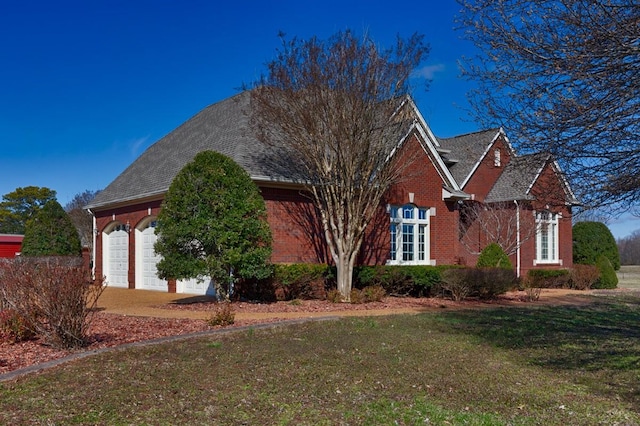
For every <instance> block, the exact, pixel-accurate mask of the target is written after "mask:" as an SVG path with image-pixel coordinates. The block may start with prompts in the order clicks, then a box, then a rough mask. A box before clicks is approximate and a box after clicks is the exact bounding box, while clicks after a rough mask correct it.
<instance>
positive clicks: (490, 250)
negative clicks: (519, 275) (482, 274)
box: [476, 243, 513, 269]
mask: <svg viewBox="0 0 640 426" xmlns="http://www.w3.org/2000/svg"><path fill="white" fill-rule="evenodd" d="M476 267H478V268H503V269H513V266H512V265H511V261H510V260H509V256H507V254H506V253H505V252H504V250H503V249H502V247H500V245H499V244H497V243H491V244H489V245H488V246H486V247H485V248H484V249H483V250H482V252H480V256H479V257H478V262H477V263H476Z"/></svg>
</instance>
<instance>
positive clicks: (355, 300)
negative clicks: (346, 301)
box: [351, 288, 364, 305]
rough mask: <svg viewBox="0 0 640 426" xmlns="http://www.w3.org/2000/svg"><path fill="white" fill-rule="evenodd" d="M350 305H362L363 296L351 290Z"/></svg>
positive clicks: (359, 292)
mask: <svg viewBox="0 0 640 426" xmlns="http://www.w3.org/2000/svg"><path fill="white" fill-rule="evenodd" d="M351 303H352V304H354V305H359V304H361V303H364V296H363V295H362V291H361V290H358V289H357V288H354V289H352V290H351Z"/></svg>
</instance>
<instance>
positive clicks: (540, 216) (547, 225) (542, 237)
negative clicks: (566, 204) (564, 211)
mask: <svg viewBox="0 0 640 426" xmlns="http://www.w3.org/2000/svg"><path fill="white" fill-rule="evenodd" d="M558 258H559V256H558V213H552V212H550V211H548V210H543V211H538V212H536V263H557V262H558V261H559V260H558Z"/></svg>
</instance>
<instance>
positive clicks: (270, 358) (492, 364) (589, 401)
mask: <svg viewBox="0 0 640 426" xmlns="http://www.w3.org/2000/svg"><path fill="white" fill-rule="evenodd" d="M590 300H592V302H591V303H590V304H588V305H585V306H570V307H569V306H560V307H546V306H541V305H535V304H534V303H532V304H530V305H526V306H524V307H512V308H491V309H481V310H475V311H470V310H469V311H448V310H445V309H443V310H442V311H441V312H439V313H429V314H420V315H403V316H394V317H376V318H346V319H341V320H335V321H328V322H327V321H325V322H313V323H306V324H301V325H295V326H286V327H277V328H273V329H259V330H256V329H250V330H248V331H242V332H238V333H233V334H228V335H219V336H212V337H209V338H198V339H190V340H186V341H181V342H177V343H171V344H162V345H155V346H147V347H141V348H134V349H127V350H119V351H114V352H110V353H106V354H102V355H99V356H95V357H90V358H86V359H83V360H79V361H76V362H73V363H69V364H66V365H63V366H61V367H57V368H54V369H51V370H49V371H46V372H44V373H42V374H38V375H32V376H28V377H25V378H22V379H19V380H17V381H15V382H8V383H0V424H12V425H13V424H105V425H107V424H108V425H119V424H135V425H141V424H153V425H165V424H166V425H174V424H219V425H240V424H248V425H274V424H277V425H300V424H308V425H338V424H349V425H353V424H358V425H360V424H362V425H392V424H404V425H415V424H435V425H460V424H465V425H500V424H505V425H506V424H509V425H542V424H544V425H565V426H566V425H597V424H606V425H613V424H619V425H640V309H639V308H640V297H638V296H636V295H618V296H597V297H593V298H592V299H590Z"/></svg>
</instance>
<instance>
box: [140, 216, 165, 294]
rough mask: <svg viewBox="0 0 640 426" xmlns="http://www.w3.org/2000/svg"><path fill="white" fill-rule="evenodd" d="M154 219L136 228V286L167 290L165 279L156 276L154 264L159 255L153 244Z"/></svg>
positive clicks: (154, 234) (146, 288) (154, 241)
mask: <svg viewBox="0 0 640 426" xmlns="http://www.w3.org/2000/svg"><path fill="white" fill-rule="evenodd" d="M156 224H157V222H156V221H155V220H148V221H146V223H144V224H143V225H142V226H141V227H139V228H138V229H136V288H139V289H142V290H159V291H168V285H167V281H166V280H163V279H160V278H158V270H157V268H156V265H157V263H158V261H159V260H160V256H159V255H157V254H156V252H155V249H154V248H153V246H154V245H155V243H156V239H157V236H156V232H155V230H156Z"/></svg>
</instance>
